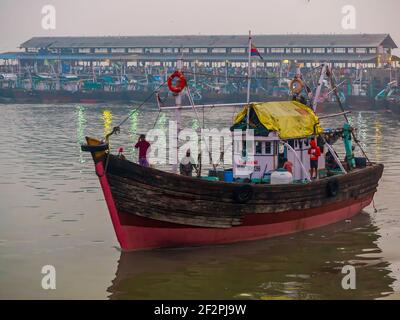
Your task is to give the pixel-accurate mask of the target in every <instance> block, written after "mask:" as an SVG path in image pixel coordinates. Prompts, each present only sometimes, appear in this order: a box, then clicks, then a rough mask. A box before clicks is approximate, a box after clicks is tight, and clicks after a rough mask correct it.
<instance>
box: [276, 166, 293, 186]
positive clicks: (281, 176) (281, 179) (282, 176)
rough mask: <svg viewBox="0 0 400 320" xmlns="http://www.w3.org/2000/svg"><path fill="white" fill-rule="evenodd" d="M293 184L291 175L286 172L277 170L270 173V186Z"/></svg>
mask: <svg viewBox="0 0 400 320" xmlns="http://www.w3.org/2000/svg"><path fill="white" fill-rule="evenodd" d="M292 182H293V175H292V174H291V173H290V172H289V171H286V170H283V169H278V170H276V171H274V172H272V173H271V184H290V183H292Z"/></svg>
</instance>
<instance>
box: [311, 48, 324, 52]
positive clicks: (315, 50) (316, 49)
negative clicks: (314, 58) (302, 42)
mask: <svg viewBox="0 0 400 320" xmlns="http://www.w3.org/2000/svg"><path fill="white" fill-rule="evenodd" d="M313 52H314V53H325V48H314V49H313Z"/></svg>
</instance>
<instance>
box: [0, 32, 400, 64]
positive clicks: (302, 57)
mask: <svg viewBox="0 0 400 320" xmlns="http://www.w3.org/2000/svg"><path fill="white" fill-rule="evenodd" d="M253 41H254V44H255V45H256V46H257V48H258V50H259V52H260V54H261V55H262V56H263V58H264V59H263V60H260V59H254V61H255V62H256V63H257V65H258V66H264V67H274V66H277V65H279V64H281V63H283V62H285V61H286V62H287V61H294V62H297V63H302V64H304V67H312V66H314V65H318V64H320V63H321V62H325V61H328V62H331V63H333V64H334V66H336V67H341V68H346V67H350V68H351V67H356V66H357V65H360V64H361V66H362V67H363V68H377V67H378V68H379V67H383V66H385V65H387V64H388V63H391V62H394V61H395V60H396V57H393V56H392V50H393V49H394V48H397V45H396V44H395V42H394V41H393V39H392V38H391V36H390V35H389V34H322V35H311V34H310V35H307V34H302V35H300V34H298V35H294V34H290V35H254V36H253ZM20 47H21V49H23V50H24V51H23V52H9V53H3V54H0V59H5V60H14V63H18V64H21V65H22V66H26V65H33V64H36V65H41V64H43V63H44V62H45V61H49V60H57V61H61V62H62V63H63V64H64V65H65V68H66V69H68V67H67V66H68V65H72V66H74V65H76V64H84V65H87V64H90V65H93V64H94V65H96V64H104V63H110V62H113V61H114V62H119V63H122V64H123V65H126V66H128V65H132V66H145V65H152V66H158V65H159V66H167V67H172V66H174V64H175V62H176V60H177V58H178V57H180V56H182V55H183V58H184V61H185V64H186V66H194V64H198V65H200V66H205V67H222V66H224V65H225V63H226V62H227V61H229V63H230V64H231V66H233V67H244V66H246V65H247V50H248V48H247V47H248V37H247V36H237V35H236V36H234V35H232V36H229V35H227V36H132V37H34V38H31V39H29V40H28V41H26V42H24V43H22V44H21V46H20Z"/></svg>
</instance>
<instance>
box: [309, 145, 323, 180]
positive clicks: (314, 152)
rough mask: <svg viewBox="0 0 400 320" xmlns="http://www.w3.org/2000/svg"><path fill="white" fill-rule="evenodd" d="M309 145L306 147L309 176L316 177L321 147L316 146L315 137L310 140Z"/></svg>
mask: <svg viewBox="0 0 400 320" xmlns="http://www.w3.org/2000/svg"><path fill="white" fill-rule="evenodd" d="M310 146H311V147H310V149H308V154H309V155H310V177H311V179H317V178H318V158H319V157H320V156H321V149H320V148H319V147H318V146H317V141H316V140H315V139H312V140H311V142H310ZM314 173H315V174H314ZM314 175H315V177H314Z"/></svg>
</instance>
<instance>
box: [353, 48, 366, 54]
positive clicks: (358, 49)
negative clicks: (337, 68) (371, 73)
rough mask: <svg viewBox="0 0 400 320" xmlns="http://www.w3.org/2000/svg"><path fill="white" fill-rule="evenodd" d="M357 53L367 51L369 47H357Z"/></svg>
mask: <svg viewBox="0 0 400 320" xmlns="http://www.w3.org/2000/svg"><path fill="white" fill-rule="evenodd" d="M356 53H367V48H356Z"/></svg>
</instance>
